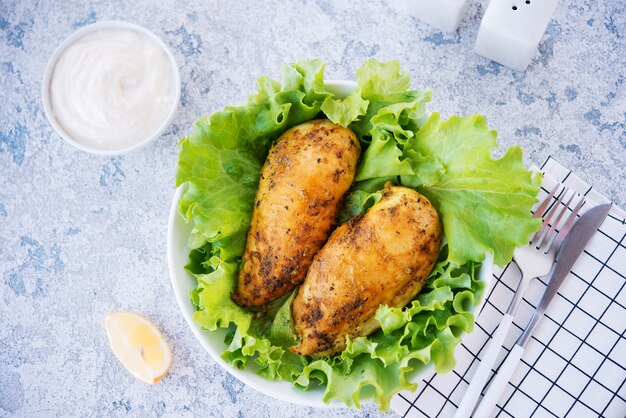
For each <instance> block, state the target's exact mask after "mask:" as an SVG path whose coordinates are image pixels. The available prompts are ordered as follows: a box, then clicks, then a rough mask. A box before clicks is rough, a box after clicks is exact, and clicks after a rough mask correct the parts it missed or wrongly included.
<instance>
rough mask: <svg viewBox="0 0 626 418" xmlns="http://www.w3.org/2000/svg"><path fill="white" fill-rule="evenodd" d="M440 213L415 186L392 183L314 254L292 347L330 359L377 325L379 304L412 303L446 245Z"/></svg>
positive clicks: (298, 302) (297, 305) (298, 301)
mask: <svg viewBox="0 0 626 418" xmlns="http://www.w3.org/2000/svg"><path fill="white" fill-rule="evenodd" d="M441 235H442V229H441V224H440V222H439V216H438V215H437V212H436V211H435V209H434V208H433V207H432V205H431V203H430V202H429V201H428V199H426V198H425V197H424V196H422V195H420V194H419V193H417V192H416V191H415V190H413V189H409V188H406V187H397V186H391V185H387V186H385V188H384V189H383V195H382V198H381V200H380V201H379V202H378V203H376V204H375V205H374V206H372V207H371V208H370V210H369V211H368V212H367V213H366V214H365V215H363V216H358V217H355V218H353V219H351V220H350V221H348V222H347V223H345V224H343V225H341V226H340V227H339V228H337V229H336V230H335V231H334V232H333V233H332V234H331V236H330V238H329V239H328V242H327V243H326V245H324V247H323V248H322V249H321V250H320V251H319V252H318V253H317V255H316V256H315V258H314V260H313V263H312V264H311V267H310V268H309V272H308V274H307V276H306V279H305V280H304V283H303V284H302V286H301V287H300V289H299V290H298V294H297V295H296V297H295V299H294V301H293V306H292V314H293V321H294V326H295V329H296V332H297V334H298V336H299V338H300V343H299V344H298V345H297V346H295V347H292V348H291V350H292V351H294V352H296V353H298V354H302V355H313V356H327V355H333V354H336V353H338V352H340V351H342V350H343V349H344V348H345V347H346V337H347V336H350V337H351V338H355V337H359V336H365V335H368V334H370V333H372V332H373V331H375V330H376V329H378V328H379V326H380V325H379V323H378V321H376V319H375V318H374V315H375V313H376V310H377V309H378V307H379V306H381V305H388V306H392V307H400V306H404V305H406V304H407V303H408V302H409V301H410V300H411V299H413V298H414V297H415V295H416V294H417V293H418V292H419V291H420V290H421V289H422V287H423V285H424V282H425V279H426V277H428V275H429V274H430V272H431V270H432V268H433V266H434V264H435V261H436V260H437V255H438V253H439V247H440V244H441Z"/></svg>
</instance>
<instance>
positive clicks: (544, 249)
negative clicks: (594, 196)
mask: <svg viewBox="0 0 626 418" xmlns="http://www.w3.org/2000/svg"><path fill="white" fill-rule="evenodd" d="M560 188H561V184H560V183H559V184H557V185H556V186H555V187H554V189H552V191H551V192H550V194H548V196H547V197H546V198H545V199H544V200H543V201H542V202H541V204H540V205H539V207H538V208H537V209H536V210H535V213H534V215H533V218H541V219H542V225H541V229H540V230H539V232H537V233H536V234H535V235H534V236H533V238H532V241H531V242H530V245H528V246H526V247H520V248H518V249H516V250H515V253H514V255H513V261H515V264H516V265H517V267H518V268H519V270H520V272H521V273H522V278H521V279H520V282H519V285H518V286H517V289H516V291H515V294H514V296H513V300H512V301H511V304H510V305H509V308H508V310H507V312H506V314H505V315H504V316H503V317H502V320H501V321H500V324H499V325H498V329H497V330H496V332H495V333H494V334H493V336H492V338H491V341H490V342H489V345H488V346H487V349H486V351H485V354H484V355H483V356H482V359H481V361H480V365H479V366H478V368H477V369H476V372H475V373H474V376H472V380H471V382H470V385H469V387H468V388H467V391H466V392H465V395H464V396H463V400H462V401H461V404H460V405H459V408H458V410H457V412H456V414H455V416H454V417H455V418H467V417H469V416H470V415H471V414H472V412H473V411H474V408H475V406H476V401H477V400H478V398H479V397H480V393H481V391H482V389H483V388H484V386H485V383H487V379H488V377H489V371H490V370H491V368H492V367H493V365H494V363H495V361H496V358H497V357H498V352H499V351H500V349H501V347H502V343H503V342H504V339H505V338H506V336H507V334H508V332H509V329H511V324H512V323H513V317H514V315H515V312H516V311H517V308H518V307H519V304H520V303H521V301H522V297H523V296H524V293H525V292H526V289H527V288H528V285H529V284H530V281H531V280H532V279H534V278H536V277H540V276H543V275H545V274H547V273H548V272H549V271H550V268H551V267H552V263H554V258H555V255H556V252H557V250H558V249H559V247H560V246H561V244H562V243H563V239H564V238H565V237H566V236H567V234H568V233H569V231H570V229H571V228H572V226H573V225H574V222H575V221H576V216H577V214H578V212H579V211H580V209H581V208H582V206H583V205H584V203H585V200H584V198H581V199H580V200H579V202H578V203H577V204H576V206H575V207H574V209H573V210H572V213H571V214H570V215H569V216H568V217H567V220H566V221H565V223H564V224H563V226H562V227H561V228H560V230H559V231H557V225H559V223H560V221H561V219H562V218H563V215H564V214H565V213H567V211H568V208H569V205H570V204H571V203H572V201H573V199H574V197H575V196H576V192H575V191H573V192H572V193H570V189H568V188H567V187H564V188H563V190H562V191H561V192H560V193H559V194H558V195H557V192H558V191H559V189H560ZM555 195H557V201H556V202H555V203H553V198H554V197H555ZM568 195H569V197H568ZM565 199H567V200H566V201H565ZM563 201H565V203H563Z"/></svg>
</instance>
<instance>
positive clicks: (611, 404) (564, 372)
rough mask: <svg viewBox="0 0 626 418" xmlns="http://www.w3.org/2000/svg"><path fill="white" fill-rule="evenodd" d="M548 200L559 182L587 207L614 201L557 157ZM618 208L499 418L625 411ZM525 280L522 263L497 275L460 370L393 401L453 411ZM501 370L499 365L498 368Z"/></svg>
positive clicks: (563, 293)
mask: <svg viewBox="0 0 626 418" xmlns="http://www.w3.org/2000/svg"><path fill="white" fill-rule="evenodd" d="M541 170H542V171H543V172H544V173H545V174H546V175H545V178H544V184H543V190H542V196H539V198H540V200H542V199H543V198H544V197H545V196H546V195H547V193H548V192H547V191H546V190H550V189H551V188H552V187H553V186H554V185H555V184H556V182H557V181H560V182H562V183H563V184H565V185H566V186H569V187H570V188H572V189H574V190H576V191H578V192H579V193H580V194H582V195H585V196H586V197H587V201H588V203H587V204H586V205H585V206H586V207H592V206H594V205H595V204H600V203H607V202H608V201H607V199H606V198H605V197H603V196H602V195H600V194H599V193H597V192H596V191H595V190H594V189H593V188H591V187H590V186H589V185H587V184H586V183H585V182H584V181H582V180H581V179H580V178H578V177H577V176H576V175H574V174H572V172H571V171H569V170H567V169H566V168H565V167H563V166H562V165H561V164H559V163H558V162H557V161H556V160H554V159H552V158H549V159H548V160H547V161H546V163H545V164H544V165H543V166H542V167H541ZM625 217H626V215H625V213H624V212H623V211H622V210H620V209H619V208H615V207H614V209H613V210H612V211H611V213H610V214H609V216H608V218H607V219H606V220H605V222H604V223H603V224H602V226H601V227H600V230H599V231H598V233H596V235H595V236H594V238H593V239H592V241H591V242H590V243H589V245H588V246H587V248H586V249H585V252H584V253H583V255H582V256H581V257H580V259H579V260H578V262H577V263H576V264H575V265H574V267H573V268H572V271H571V273H570V276H569V277H568V278H567V279H566V280H565V282H564V283H563V285H562V286H561V289H560V290H559V292H558V294H557V297H555V298H554V300H553V301H552V303H551V304H550V306H549V307H548V310H547V311H546V315H545V317H544V318H543V319H542V320H541V321H540V323H539V326H538V327H537V329H536V330H535V332H534V334H533V337H532V339H531V340H530V341H529V343H528V345H527V347H526V351H525V353H524V355H523V357H522V361H521V363H520V365H519V366H518V368H517V370H516V372H515V374H514V375H513V377H512V380H511V382H510V383H509V384H508V387H507V388H506V389H505V391H504V393H503V395H502V398H501V399H500V402H499V403H498V406H497V407H496V409H495V410H494V411H493V414H492V415H493V416H498V417H515V418H519V417H531V416H532V417H576V418H581V417H598V416H603V417H615V418H624V416H626V222H625V221H624V218H625ZM519 278H520V274H519V271H518V269H517V267H516V266H515V265H514V264H509V265H508V266H506V267H505V268H504V269H497V270H496V271H495V272H494V282H493V285H492V288H491V290H490V292H489V294H488V299H487V301H486V303H485V305H484V308H483V310H482V312H481V313H480V315H479V316H478V318H477V323H476V327H475V329H474V332H473V333H471V334H470V335H468V336H466V337H465V338H464V339H463V343H462V344H461V345H460V346H459V347H458V349H457V351H456V358H457V367H456V369H455V370H454V371H453V372H451V373H448V374H443V375H437V374H434V373H433V374H430V375H428V376H427V377H426V378H425V379H424V380H423V381H422V382H419V387H418V389H417V391H416V392H408V391H404V392H401V393H399V394H398V395H396V396H395V397H394V398H393V401H392V408H393V409H394V410H395V411H396V412H397V413H398V414H400V415H401V416H403V417H425V416H426V417H451V416H453V415H454V413H455V411H456V408H457V405H459V403H460V402H461V399H462V397H463V394H464V393H465V391H466V389H467V387H468V385H469V381H470V380H471V379H472V376H473V374H474V372H475V370H476V368H477V367H478V364H479V363H480V358H481V356H482V355H483V354H484V351H485V349H486V345H487V342H488V340H489V338H490V337H491V335H492V334H493V332H494V331H495V329H496V327H497V326H498V323H499V322H500V319H501V317H502V315H503V314H504V312H505V311H506V309H507V307H508V304H509V302H510V301H511V299H512V297H513V293H514V290H515V288H516V286H517V284H518V281H519ZM545 286H546V284H545V283H543V282H541V281H539V280H534V281H533V282H532V283H531V286H530V288H529V289H528V291H527V292H526V295H525V297H524V301H523V302H522V304H521V305H520V308H519V310H518V311H517V315H516V316H515V322H514V326H513V327H512V329H511V331H510V333H509V336H508V338H507V339H506V341H505V344H504V346H505V348H506V350H502V352H501V353H500V357H499V358H498V360H497V361H496V366H497V367H499V365H500V364H501V363H502V361H503V360H504V357H505V356H506V354H507V353H508V350H509V349H510V348H511V347H512V346H513V344H514V343H515V340H517V338H518V337H519V335H520V334H521V333H522V331H523V328H522V327H524V326H525V325H526V323H527V322H528V320H529V319H530V317H531V315H532V313H533V311H534V308H535V307H536V305H537V303H538V302H539V299H540V297H541V294H542V293H543V289H544V288H545ZM492 376H493V371H492Z"/></svg>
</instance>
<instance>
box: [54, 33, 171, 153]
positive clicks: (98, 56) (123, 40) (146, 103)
mask: <svg viewBox="0 0 626 418" xmlns="http://www.w3.org/2000/svg"><path fill="white" fill-rule="evenodd" d="M174 99H175V91H174V71H173V69H172V64H171V62H170V60H169V59H168V56H167V55H166V53H165V51H164V50H163V49H162V48H161V47H160V46H159V45H158V44H157V43H156V42H155V41H153V40H152V39H150V38H148V37H147V36H145V35H143V34H141V33H139V32H136V31H133V30H128V29H105V30H100V31H98V32H94V33H90V34H87V35H85V36H84V37H82V38H80V39H78V40H77V41H76V42H74V43H73V44H71V45H70V46H69V47H68V48H67V49H66V50H65V51H64V52H63V53H62V54H61V56H60V57H59V59H58V61H57V63H56V66H55V68H54V71H53V73H52V79H51V83H50V101H51V105H52V111H53V113H54V116H55V117H56V119H57V121H58V122H59V124H60V125H61V126H62V127H63V128H64V130H65V131H66V132H67V133H68V134H69V135H70V136H71V137H72V138H73V139H74V140H76V141H77V142H80V143H83V144H84V145H87V146H90V147H93V148H98V149H101V150H117V149H122V148H126V147H129V146H132V145H134V144H136V143H139V142H141V141H143V140H145V139H147V138H148V137H150V136H152V135H153V134H154V133H156V132H157V131H158V130H159V128H160V127H161V126H162V125H163V123H164V122H165V121H166V119H167V117H168V115H169V113H170V111H171V108H172V105H173V102H174Z"/></svg>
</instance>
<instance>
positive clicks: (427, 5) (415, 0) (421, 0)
mask: <svg viewBox="0 0 626 418" xmlns="http://www.w3.org/2000/svg"><path fill="white" fill-rule="evenodd" d="M467 4H468V1H467V0H405V1H404V5H405V8H406V11H407V12H408V13H409V14H410V15H413V16H415V17H417V18H418V19H419V20H421V21H422V22H424V23H427V24H429V25H431V26H434V27H436V28H437V29H440V30H442V31H445V32H454V31H455V30H457V28H458V27H459V23H460V22H461V18H462V17H463V15H464V14H465V11H466V9H467Z"/></svg>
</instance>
